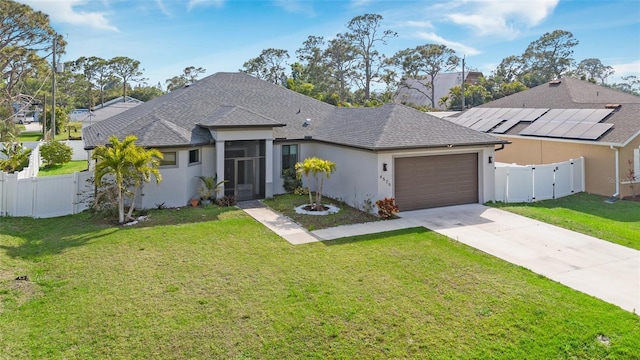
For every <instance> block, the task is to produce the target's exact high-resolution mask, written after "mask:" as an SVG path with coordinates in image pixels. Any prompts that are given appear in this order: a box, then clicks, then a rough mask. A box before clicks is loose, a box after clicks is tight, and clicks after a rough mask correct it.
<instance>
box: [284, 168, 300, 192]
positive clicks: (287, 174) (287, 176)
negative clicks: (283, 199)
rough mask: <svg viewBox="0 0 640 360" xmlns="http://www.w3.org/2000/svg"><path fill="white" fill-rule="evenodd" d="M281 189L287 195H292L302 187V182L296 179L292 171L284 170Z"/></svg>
mask: <svg viewBox="0 0 640 360" xmlns="http://www.w3.org/2000/svg"><path fill="white" fill-rule="evenodd" d="M282 187H283V188H284V190H285V191H286V192H288V193H292V192H294V191H295V190H296V189H298V188H299V187H302V180H301V179H298V178H297V176H296V171H295V170H294V169H284V171H283V172H282Z"/></svg>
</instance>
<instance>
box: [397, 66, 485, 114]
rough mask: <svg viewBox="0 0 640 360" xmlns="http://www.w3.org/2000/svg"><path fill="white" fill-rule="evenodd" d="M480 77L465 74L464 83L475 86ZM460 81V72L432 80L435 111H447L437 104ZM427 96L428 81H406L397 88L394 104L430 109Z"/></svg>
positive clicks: (478, 74)
mask: <svg viewBox="0 0 640 360" xmlns="http://www.w3.org/2000/svg"><path fill="white" fill-rule="evenodd" d="M481 76H483V75H482V73H481V72H477V71H470V72H465V74H464V77H465V81H464V83H465V84H469V85H473V84H476V83H477V82H478V78H480V77H481ZM461 79H462V73H461V72H456V73H444V74H438V75H436V77H435V79H434V80H433V86H434V89H435V92H434V99H435V108H434V109H435V110H447V106H446V105H445V104H442V105H441V104H439V101H440V99H441V98H442V97H444V96H448V95H449V90H451V88H453V87H454V86H456V85H460V84H461V83H462V80H461ZM427 95H431V88H430V87H429V80H428V79H407V80H405V81H404V83H402V84H400V85H399V86H398V94H397V95H396V98H395V102H396V103H400V104H405V105H411V106H420V107H422V106H424V107H431V100H430V99H429V98H428V97H427Z"/></svg>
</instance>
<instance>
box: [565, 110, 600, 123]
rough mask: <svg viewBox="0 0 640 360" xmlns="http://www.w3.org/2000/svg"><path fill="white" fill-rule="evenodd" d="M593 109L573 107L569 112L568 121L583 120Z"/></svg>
mask: <svg viewBox="0 0 640 360" xmlns="http://www.w3.org/2000/svg"><path fill="white" fill-rule="evenodd" d="M593 110H594V109H572V111H571V112H570V113H567V121H572V122H582V121H583V120H584V119H586V118H587V116H589V115H590V114H591V113H592V112H593Z"/></svg>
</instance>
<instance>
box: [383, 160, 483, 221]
mask: <svg viewBox="0 0 640 360" xmlns="http://www.w3.org/2000/svg"><path fill="white" fill-rule="evenodd" d="M394 171H395V178H394V179H395V196H396V204H397V205H398V207H399V208H400V211H406V210H415V209H426V208H432V207H439V206H448V205H459V204H469V203H477V202H478V154H477V153H473V154H455V155H436V156H420V157H406V158H396V159H395V166H394Z"/></svg>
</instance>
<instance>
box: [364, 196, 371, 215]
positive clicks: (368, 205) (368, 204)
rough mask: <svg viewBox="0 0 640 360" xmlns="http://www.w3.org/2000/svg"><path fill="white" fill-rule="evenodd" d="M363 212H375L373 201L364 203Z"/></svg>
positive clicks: (369, 200) (368, 200) (367, 200)
mask: <svg viewBox="0 0 640 360" xmlns="http://www.w3.org/2000/svg"><path fill="white" fill-rule="evenodd" d="M362 211H364V212H366V213H367V214H370V213H371V211H373V200H371V199H369V198H367V199H365V200H364V201H363V202H362Z"/></svg>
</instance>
